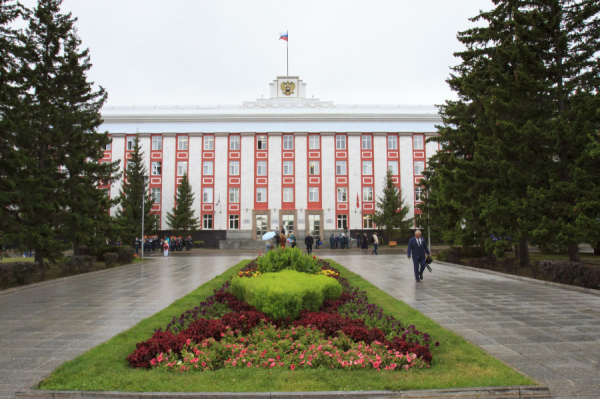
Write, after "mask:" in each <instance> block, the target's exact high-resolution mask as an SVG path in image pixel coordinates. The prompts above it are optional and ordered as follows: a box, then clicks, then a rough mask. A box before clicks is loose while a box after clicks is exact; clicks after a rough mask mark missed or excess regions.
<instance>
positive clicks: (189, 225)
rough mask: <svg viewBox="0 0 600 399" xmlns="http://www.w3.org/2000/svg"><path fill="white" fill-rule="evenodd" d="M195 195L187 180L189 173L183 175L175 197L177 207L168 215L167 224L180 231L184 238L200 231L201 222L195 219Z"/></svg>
mask: <svg viewBox="0 0 600 399" xmlns="http://www.w3.org/2000/svg"><path fill="white" fill-rule="evenodd" d="M193 206H194V193H193V192H192V186H191V185H190V182H189V180H188V178H187V173H185V174H184V175H183V178H182V179H181V184H180V185H179V187H177V195H176V196H175V206H174V207H173V210H172V211H171V212H169V213H167V223H168V225H169V228H170V229H172V230H178V231H179V232H180V233H181V234H183V235H184V236H188V235H189V234H190V233H191V232H194V231H196V230H197V229H198V226H199V224H200V221H199V219H198V218H197V217H194V213H195V211H194V209H193Z"/></svg>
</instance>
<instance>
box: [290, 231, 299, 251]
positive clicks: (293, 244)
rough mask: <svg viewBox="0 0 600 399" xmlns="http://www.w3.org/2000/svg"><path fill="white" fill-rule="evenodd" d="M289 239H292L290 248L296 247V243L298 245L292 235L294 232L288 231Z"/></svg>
mask: <svg viewBox="0 0 600 399" xmlns="http://www.w3.org/2000/svg"><path fill="white" fill-rule="evenodd" d="M290 239H291V240H292V248H296V245H298V244H297V243H296V236H295V235H294V232H290Z"/></svg>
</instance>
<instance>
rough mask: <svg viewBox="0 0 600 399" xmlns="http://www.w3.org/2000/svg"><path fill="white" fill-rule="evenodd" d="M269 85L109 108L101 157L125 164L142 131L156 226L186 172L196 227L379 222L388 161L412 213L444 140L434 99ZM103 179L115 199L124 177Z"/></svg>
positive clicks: (239, 233) (258, 231)
mask: <svg viewBox="0 0 600 399" xmlns="http://www.w3.org/2000/svg"><path fill="white" fill-rule="evenodd" d="M270 86H271V87H270V94H271V95H270V98H268V99H258V100H256V101H251V102H244V103H243V104H241V105H239V106H189V107H181V106H177V107H105V108H103V110H102V116H103V118H104V124H103V125H102V126H101V128H100V129H101V131H104V130H106V131H108V132H109V134H110V136H111V138H112V142H111V144H110V145H108V146H107V148H106V150H105V153H104V159H103V161H104V162H106V161H115V160H119V161H120V166H121V170H124V169H126V168H127V159H128V158H129V157H130V156H131V155H130V153H131V152H132V150H133V143H134V140H135V136H136V134H138V135H139V137H140V144H141V148H142V152H143V154H144V161H145V163H146V167H147V169H148V171H149V175H150V176H149V192H150V195H152V197H153V198H154V200H155V205H154V207H153V209H152V212H153V213H156V214H158V215H160V220H159V225H158V226H157V227H158V229H163V230H167V229H168V228H169V226H168V225H167V221H166V215H167V212H170V211H171V210H172V208H173V206H174V204H175V195H176V193H177V186H178V184H180V182H181V178H182V176H183V175H184V174H187V176H188V178H189V180H190V183H191V186H192V189H193V191H194V193H195V203H194V208H195V210H196V215H197V216H199V218H200V224H201V229H204V230H225V231H226V233H227V234H226V236H227V240H228V241H229V242H231V241H236V240H241V241H244V240H245V241H250V240H257V239H258V240H260V236H262V234H264V233H265V232H267V231H272V230H275V228H276V227H277V226H279V227H280V228H281V227H282V226H284V228H285V229H286V230H288V231H294V233H295V234H296V235H297V236H298V238H299V239H302V238H303V237H304V236H305V235H306V233H307V232H309V231H310V232H311V233H315V232H316V233H319V234H320V235H321V237H325V235H327V236H328V234H329V233H332V232H336V231H341V230H343V229H344V228H347V229H372V228H374V226H373V221H372V214H373V213H374V212H375V208H376V200H377V198H378V197H379V196H381V194H382V190H383V183H384V179H385V174H386V171H387V170H388V169H390V170H392V173H393V176H394V177H393V178H394V183H396V184H397V185H398V187H400V188H401V189H402V193H403V196H404V198H405V200H406V202H407V203H408V204H409V205H410V207H411V209H410V213H409V216H411V217H412V216H413V215H414V214H415V212H416V213H418V212H419V210H417V209H416V208H415V206H416V205H417V204H418V203H419V202H420V201H421V189H420V187H419V180H420V179H421V175H422V171H423V170H424V169H425V168H426V167H427V160H428V159H429V157H431V155H433V154H434V153H435V152H436V151H437V150H438V144H437V143H426V142H425V141H426V139H427V138H428V137H430V136H433V135H436V129H435V125H436V124H439V123H441V118H440V117H439V115H438V113H437V110H436V108H435V107H433V106H396V105H390V106H387V105H334V104H333V103H332V102H330V101H321V100H319V99H317V98H313V97H311V98H308V97H306V84H305V83H303V82H302V80H300V79H299V78H298V77H297V76H280V77H277V79H276V80H274V81H273V82H272V83H271V84H270ZM105 189H106V190H107V191H108V192H109V194H110V195H111V197H114V196H116V195H118V194H119V192H120V189H121V182H120V181H116V182H113V183H112V185H111V186H107V187H105ZM115 211H116V209H112V210H111V212H113V213H114V212H115Z"/></svg>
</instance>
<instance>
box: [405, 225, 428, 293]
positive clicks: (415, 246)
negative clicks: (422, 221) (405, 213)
mask: <svg viewBox="0 0 600 399" xmlns="http://www.w3.org/2000/svg"><path fill="white" fill-rule="evenodd" d="M407 254H408V259H410V258H411V256H412V261H413V267H414V272H415V280H416V282H417V283H420V282H421V281H423V271H424V270H425V267H426V266H427V263H426V260H427V255H431V252H429V248H427V243H426V242H425V240H424V239H422V238H421V230H417V231H415V236H414V237H412V238H411V239H410V240H408V250H407ZM426 254H427V255H426Z"/></svg>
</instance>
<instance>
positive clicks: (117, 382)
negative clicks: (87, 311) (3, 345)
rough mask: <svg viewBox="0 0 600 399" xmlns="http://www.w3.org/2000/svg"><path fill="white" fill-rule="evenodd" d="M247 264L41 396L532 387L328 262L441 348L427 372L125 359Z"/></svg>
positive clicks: (61, 371)
mask: <svg viewBox="0 0 600 399" xmlns="http://www.w3.org/2000/svg"><path fill="white" fill-rule="evenodd" d="M248 262H249V261H248V260H247V261H243V262H241V263H239V264H237V265H236V266H234V267H232V268H231V269H229V270H228V271H227V272H225V273H224V274H222V275H220V276H217V277H215V278H214V279H213V280H211V281H209V282H208V283H206V284H204V285H202V286H200V287H199V288H197V289H196V290H195V291H193V292H192V293H190V294H188V295H186V296H185V297H183V298H181V299H179V300H178V301H176V302H174V303H173V304H172V305H170V306H169V307H167V308H166V309H164V310H162V311H160V312H158V313H157V314H155V315H154V316H152V317H149V318H147V319H145V320H143V321H142V322H140V323H139V324H138V325H136V326H135V327H133V328H131V329H130V330H128V331H125V332H123V333H121V334H119V335H117V336H115V337H114V338H112V339H111V340H109V341H108V342H105V343H104V344H101V345H99V346H97V347H96V348H93V349H91V350H90V351H88V352H87V353H85V354H83V355H81V356H79V357H77V358H76V359H74V360H72V361H69V362H66V363H65V364H63V365H62V366H60V367H59V368H57V369H56V370H55V371H54V372H53V374H52V375H51V376H50V377H49V378H47V379H46V380H44V381H43V382H42V383H41V384H40V388H41V389H53V390H97V391H142V392H144V391H145V392H149V391H157V392H216V391H219V392H266V391H344V390H345V391H359V390H407V389H432V388H451V387H481V386H501V385H531V384H535V383H534V382H533V381H532V380H530V379H529V378H527V377H524V376H522V375H521V374H519V373H517V372H516V371H514V370H513V369H511V368H510V367H508V366H506V365H504V364H503V363H501V362H500V361H498V360H496V359H494V358H493V357H491V356H489V355H487V354H485V353H484V352H483V351H482V350H481V349H479V348H477V347H475V346H473V345H471V344H469V343H468V342H466V341H465V340H464V339H463V338H461V337H459V336H458V335H456V334H454V333H452V332H450V331H447V330H445V329H444V328H442V327H441V326H439V325H438V324H436V323H435V322H433V321H432V320H431V319H429V318H427V317H426V316H424V315H423V314H421V313H419V312H418V311H416V310H414V309H412V308H410V307H409V306H407V305H406V304H404V303H403V302H401V301H398V300H396V299H394V298H392V297H391V296H390V295H388V294H386V293H385V292H383V291H381V290H379V289H377V288H375V287H374V286H373V285H371V284H370V283H368V282H367V281H365V280H364V279H362V278H361V277H360V276H358V275H356V274H354V273H351V272H350V271H348V270H347V269H345V268H344V267H342V266H340V265H338V264H336V263H335V262H332V266H334V267H337V268H338V269H339V270H340V272H341V273H342V275H343V276H344V277H347V278H348V279H349V281H350V284H352V285H353V286H357V287H360V288H361V289H363V290H365V291H367V294H368V296H369V299H370V302H371V303H375V304H377V305H380V306H382V307H383V308H384V309H386V310H387V312H388V313H389V314H391V315H394V316H395V317H397V318H399V319H400V320H402V321H403V322H404V323H405V324H406V325H410V324H414V325H415V326H416V327H417V328H418V329H419V330H421V331H424V332H428V333H430V334H431V335H432V336H433V337H434V341H435V340H439V342H440V346H439V347H438V348H433V355H434V361H433V363H432V367H431V368H430V369H424V370H416V369H414V370H410V371H401V372H397V371H396V372H388V371H362V370H361V371H348V370H296V371H291V370H276V371H270V370H262V369H261V370H248V369H245V370H242V369H240V370H234V369H223V370H218V371H215V372H204V373H189V374H177V373H171V372H166V371H161V370H136V369H133V368H131V367H129V365H128V363H127V362H126V360H125V358H126V357H127V355H129V354H130V353H132V352H133V350H134V349H135V344H136V343H137V342H140V341H144V340H146V339H148V338H150V336H151V335H152V332H153V331H154V329H156V328H159V327H164V326H166V324H167V323H169V321H170V320H171V319H172V317H173V316H178V315H180V314H181V313H182V312H183V311H185V310H187V309H190V308H193V307H195V306H197V305H198V303H199V302H201V301H202V300H203V299H204V298H205V297H206V296H208V295H210V294H212V292H213V289H215V288H217V287H220V286H221V285H222V284H223V283H224V282H225V281H227V280H228V279H230V278H231V276H232V275H233V274H235V273H236V272H237V271H238V270H239V269H241V268H242V267H243V266H244V265H245V264H247V263H248Z"/></svg>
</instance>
